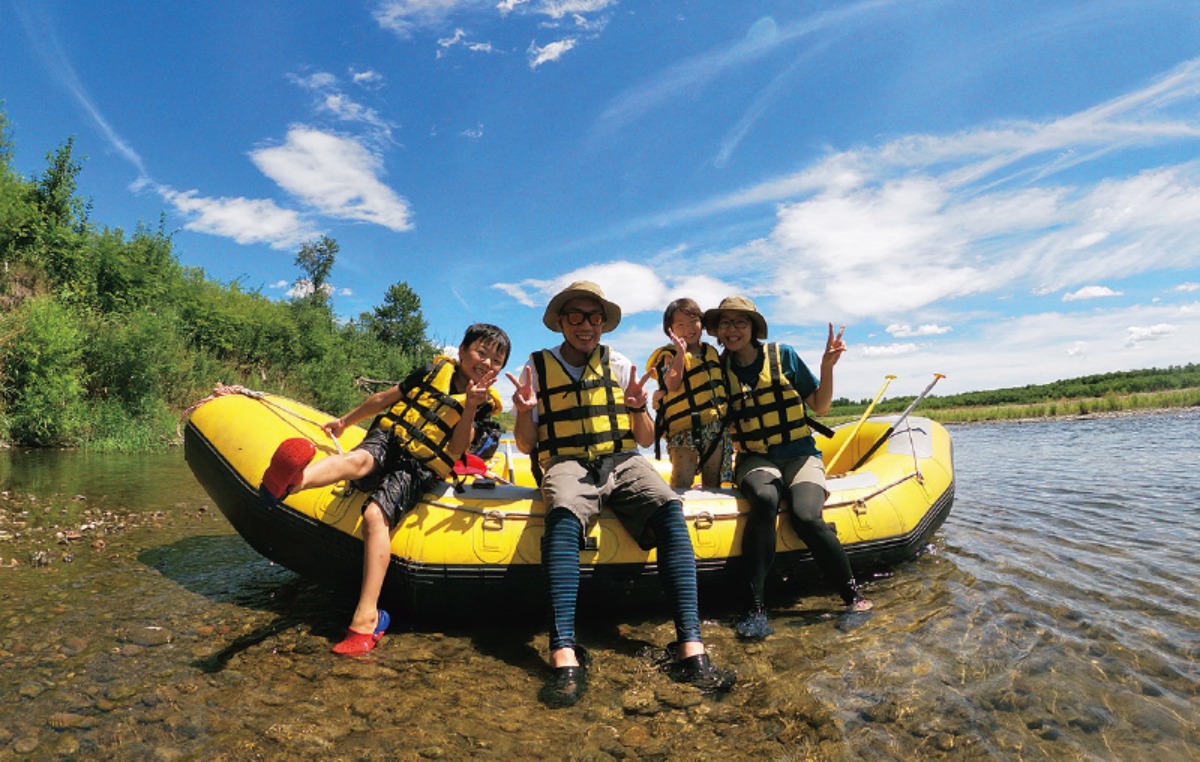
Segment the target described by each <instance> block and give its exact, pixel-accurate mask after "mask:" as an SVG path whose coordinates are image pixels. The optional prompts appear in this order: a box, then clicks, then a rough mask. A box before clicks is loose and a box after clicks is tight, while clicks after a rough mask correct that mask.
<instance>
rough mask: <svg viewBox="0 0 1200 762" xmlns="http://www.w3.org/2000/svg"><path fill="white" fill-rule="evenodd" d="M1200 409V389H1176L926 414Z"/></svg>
mask: <svg viewBox="0 0 1200 762" xmlns="http://www.w3.org/2000/svg"><path fill="white" fill-rule="evenodd" d="M1197 406H1200V388H1197V389H1173V390H1170V391H1165V392H1141V393H1137V394H1125V395H1122V394H1116V393H1113V392H1109V393H1108V394H1105V395H1104V396H1103V397H1080V398H1078V399H1059V400H1052V401H1049V402H1038V403H1032V404H1028V405H995V406H986V407H958V408H945V409H941V410H928V411H925V412H923V413H921V414H922V415H925V416H927V417H929V418H932V419H934V420H935V421H939V422H941V423H974V422H979V421H1015V420H1022V419H1031V418H1063V417H1072V416H1080V415H1096V414H1103V413H1127V412H1133V411H1137V410H1153V409H1159V408H1179V407H1197Z"/></svg>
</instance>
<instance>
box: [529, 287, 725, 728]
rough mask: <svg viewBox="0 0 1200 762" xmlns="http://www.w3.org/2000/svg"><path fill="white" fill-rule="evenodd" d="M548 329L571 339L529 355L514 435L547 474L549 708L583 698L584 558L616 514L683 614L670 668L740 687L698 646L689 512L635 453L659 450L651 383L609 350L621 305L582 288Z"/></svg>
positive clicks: (699, 680) (707, 687)
mask: <svg viewBox="0 0 1200 762" xmlns="http://www.w3.org/2000/svg"><path fill="white" fill-rule="evenodd" d="M542 322H543V324H544V325H545V326H546V327H547V328H549V329H550V330H552V331H556V332H559V333H561V334H562V336H563V342H562V343H561V344H560V345H559V346H557V347H554V348H551V349H543V350H541V351H539V352H534V353H533V354H532V355H530V358H529V362H528V363H527V364H526V366H525V368H524V369H523V370H522V371H521V377H520V379H517V378H516V377H514V376H513V375H512V374H511V373H509V374H508V378H509V380H510V381H512V383H513V384H514V386H515V387H516V392H515V393H514V395H513V406H514V409H515V410H516V414H517V421H516V426H515V430H514V437H515V438H516V441H517V447H518V449H520V450H521V451H522V452H525V453H530V454H534V453H536V458H537V462H538V464H539V465H540V466H541V470H542V474H543V476H542V481H541V487H542V498H543V502H544V503H545V506H546V520H545V530H544V532H543V535H542V568H543V570H544V573H545V577H546V581H547V584H548V587H549V596H550V608H551V621H550V666H551V667H552V673H551V676H550V679H549V680H548V681H547V683H546V686H545V688H544V689H543V691H542V700H543V701H545V702H546V703H547V704H549V705H550V706H554V707H563V706H571V705H573V704H575V703H577V702H578V701H579V699H580V698H581V697H582V696H583V693H584V690H585V688H586V682H587V670H588V664H589V662H590V659H589V657H588V654H587V652H586V651H585V650H584V649H583V648H582V647H581V646H579V645H578V643H576V641H575V611H576V602H577V598H578V593H579V551H580V550H582V549H583V545H584V538H585V537H586V535H587V532H588V530H589V529H590V528H591V526H592V525H593V524H594V523H595V521H596V519H597V517H598V516H599V514H600V511H601V509H602V508H604V507H607V508H610V509H611V510H612V511H613V512H614V513H616V515H617V516H618V517H619V518H620V520H621V523H622V524H623V525H624V527H625V528H626V529H627V530H628V531H629V533H630V534H631V535H632V536H633V537H634V539H635V540H637V542H638V544H639V545H641V547H642V548H644V549H646V550H649V549H650V548H657V549H658V576H659V579H660V581H661V583H662V586H663V589H664V591H665V592H666V594H667V597H668V599H669V600H670V601H671V603H672V605H673V608H674V612H673V613H674V618H675V632H676V638H677V640H676V642H674V643H671V644H670V645H669V646H667V657H668V658H667V659H665V660H664V664H663V669H664V671H665V672H666V673H667V674H668V675H669V676H670V677H671V678H672V679H674V680H676V681H678V682H685V683H690V684H692V685H695V686H697V687H699V688H700V689H701V690H704V691H705V692H709V693H712V692H718V691H724V690H728V689H729V688H730V687H732V685H733V683H734V681H735V680H736V676H735V675H734V674H733V673H731V672H728V671H725V670H721V669H718V668H717V667H716V666H714V665H713V663H712V661H711V660H710V659H709V657H708V654H707V653H705V650H704V644H703V643H702V642H701V640H700V615H699V603H698V598H697V594H696V559H695V556H694V554H693V550H692V542H691V539H690V538H689V537H688V532H687V525H686V524H685V523H684V519H683V506H682V504H681V503H680V502H679V498H678V496H677V495H676V494H675V492H674V491H673V490H672V489H671V488H670V487H668V486H667V483H666V482H665V481H663V478H662V477H661V476H659V474H658V472H657V471H655V470H654V467H653V466H651V465H650V463H649V462H648V461H647V460H646V459H645V458H644V457H642V455H641V454H640V453H639V452H638V447H639V446H641V447H648V446H649V445H650V444H651V443H653V441H654V422H653V420H652V419H651V418H650V415H649V414H648V413H647V412H646V390H645V383H646V380H647V379H648V378H649V377H650V374H646V375H645V376H641V377H640V378H639V376H638V374H637V371H636V370H635V368H634V366H633V363H631V362H630V361H629V359H628V358H627V357H625V356H624V355H622V354H621V353H620V352H614V351H613V350H612V349H610V348H609V347H607V346H605V345H603V344H601V343H600V339H601V337H602V336H603V335H604V334H605V333H607V332H609V331H611V330H613V329H614V328H616V327H617V325H618V324H619V323H620V322H621V308H620V307H618V306H617V305H616V304H614V303H613V302H610V301H608V300H607V299H605V298H604V292H603V291H602V290H601V289H600V287H599V286H598V285H596V284H595V283H591V282H588V281H579V282H576V283H572V284H571V285H570V286H568V287H567V288H565V289H564V290H562V291H561V292H559V293H558V294H556V295H555V297H554V298H553V299H551V300H550V303H549V305H547V307H546V312H545V314H544V315H543V316H542Z"/></svg>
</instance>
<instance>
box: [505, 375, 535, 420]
mask: <svg viewBox="0 0 1200 762" xmlns="http://www.w3.org/2000/svg"><path fill="white" fill-rule="evenodd" d="M504 375H506V376H508V380H509V381H511V382H512V385H513V387H514V388H515V390H514V391H513V397H512V402H513V409H514V410H516V411H517V412H518V413H527V412H529V411H530V410H533V409H534V408H535V407H537V395H535V394H534V393H533V376H532V375H531V374H530V373H529V366H528V365H526V366H525V367H524V368H522V369H521V378H520V379H519V380H518V379H517V377H516V376H514V375H513V374H512V373H505V374H504Z"/></svg>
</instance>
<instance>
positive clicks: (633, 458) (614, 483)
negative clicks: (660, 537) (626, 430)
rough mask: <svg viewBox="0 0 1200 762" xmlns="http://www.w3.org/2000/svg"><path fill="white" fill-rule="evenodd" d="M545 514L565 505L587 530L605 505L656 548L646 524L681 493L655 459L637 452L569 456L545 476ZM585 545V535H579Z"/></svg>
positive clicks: (642, 542) (645, 545) (643, 542)
mask: <svg viewBox="0 0 1200 762" xmlns="http://www.w3.org/2000/svg"><path fill="white" fill-rule="evenodd" d="M542 499H543V500H544V501H545V503H546V513H547V514H549V513H550V511H552V510H554V509H556V508H565V509H567V510H568V511H570V512H571V513H572V514H574V515H575V517H576V518H577V519H579V523H580V524H582V525H583V531H584V533H585V534H586V532H587V531H588V528H589V527H590V526H591V525H592V524H593V523H594V522H595V521H596V518H597V517H598V516H599V515H600V511H601V509H602V508H609V509H611V510H612V512H613V513H615V514H616V515H617V518H618V519H620V520H621V524H622V525H624V527H625V529H626V530H628V531H629V533H630V534H631V535H633V537H634V539H636V540H637V543H638V545H640V546H641V547H642V548H643V549H644V550H649V549H650V548H653V547H654V544H655V540H654V536H653V532H651V531H649V528H648V527H647V526H646V525H647V523H648V522H649V521H650V517H651V516H652V515H654V512H655V511H657V510H658V509H659V508H661V507H662V506H664V505H666V504H667V503H669V502H671V501H672V500H678V499H679V496H678V495H676V494H675V491H674V490H672V489H671V488H670V487H668V486H667V483H666V482H665V481H663V478H662V477H661V476H659V474H658V472H657V471H655V470H654V467H653V466H651V465H650V462H649V461H647V460H646V459H645V458H643V457H642V456H641V455H640V454H638V453H636V452H627V453H618V454H616V455H605V456H603V457H600V458H597V459H596V460H591V461H587V460H576V459H573V458H566V459H563V460H559V461H556V462H553V463H551V464H550V466H549V467H548V468H546V472H545V474H544V475H543V476H542ZM579 543H580V547H581V548H582V547H583V535H580V537H579Z"/></svg>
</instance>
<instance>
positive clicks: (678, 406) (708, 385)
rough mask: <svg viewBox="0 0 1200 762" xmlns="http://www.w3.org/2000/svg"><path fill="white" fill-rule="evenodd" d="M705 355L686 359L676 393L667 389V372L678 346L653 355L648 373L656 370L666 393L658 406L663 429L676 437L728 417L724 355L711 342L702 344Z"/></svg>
mask: <svg viewBox="0 0 1200 762" xmlns="http://www.w3.org/2000/svg"><path fill="white" fill-rule="evenodd" d="M700 347H701V350H700V351H701V356H700V357H696V356H695V355H693V354H692V353H690V352H689V353H687V355H686V356H685V357H684V361H683V362H684V365H683V383H681V384H680V386H679V388H678V389H676V390H675V391H673V392H672V391H669V390H668V389H667V385H666V382H665V381H663V379H664V378H666V375H667V370H668V369H669V368H670V367H671V362H672V360H673V358H674V357H675V353H676V352H677V351H678V350H677V349H676V347H675V345H674V344H668V345H667V346H665V347H660V348H658V349H656V350H655V351H654V354H652V355H650V359H649V360H648V361H647V363H646V370H648V371H654V373H655V377H656V378H657V380H658V387H659V388H660V389H662V390H663V392H665V395H664V396H663V398H662V400H660V401H659V404H658V410H657V412H658V418H659V419H661V420H662V422H663V423H662V424H660V426H661V427H662V430H664V431H666V432H667V433H668V434H674V433H676V432H680V431H687V430H689V429H698V428H700V427H701V426H704V425H705V424H709V423H712V422H713V421H716V420H720V419H721V417H722V416H724V415H725V397H726V394H725V378H724V374H723V371H722V369H721V356H720V355H719V354H717V350H716V349H715V348H714V347H713V346H712V345H711V344H707V343H701V344H700Z"/></svg>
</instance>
